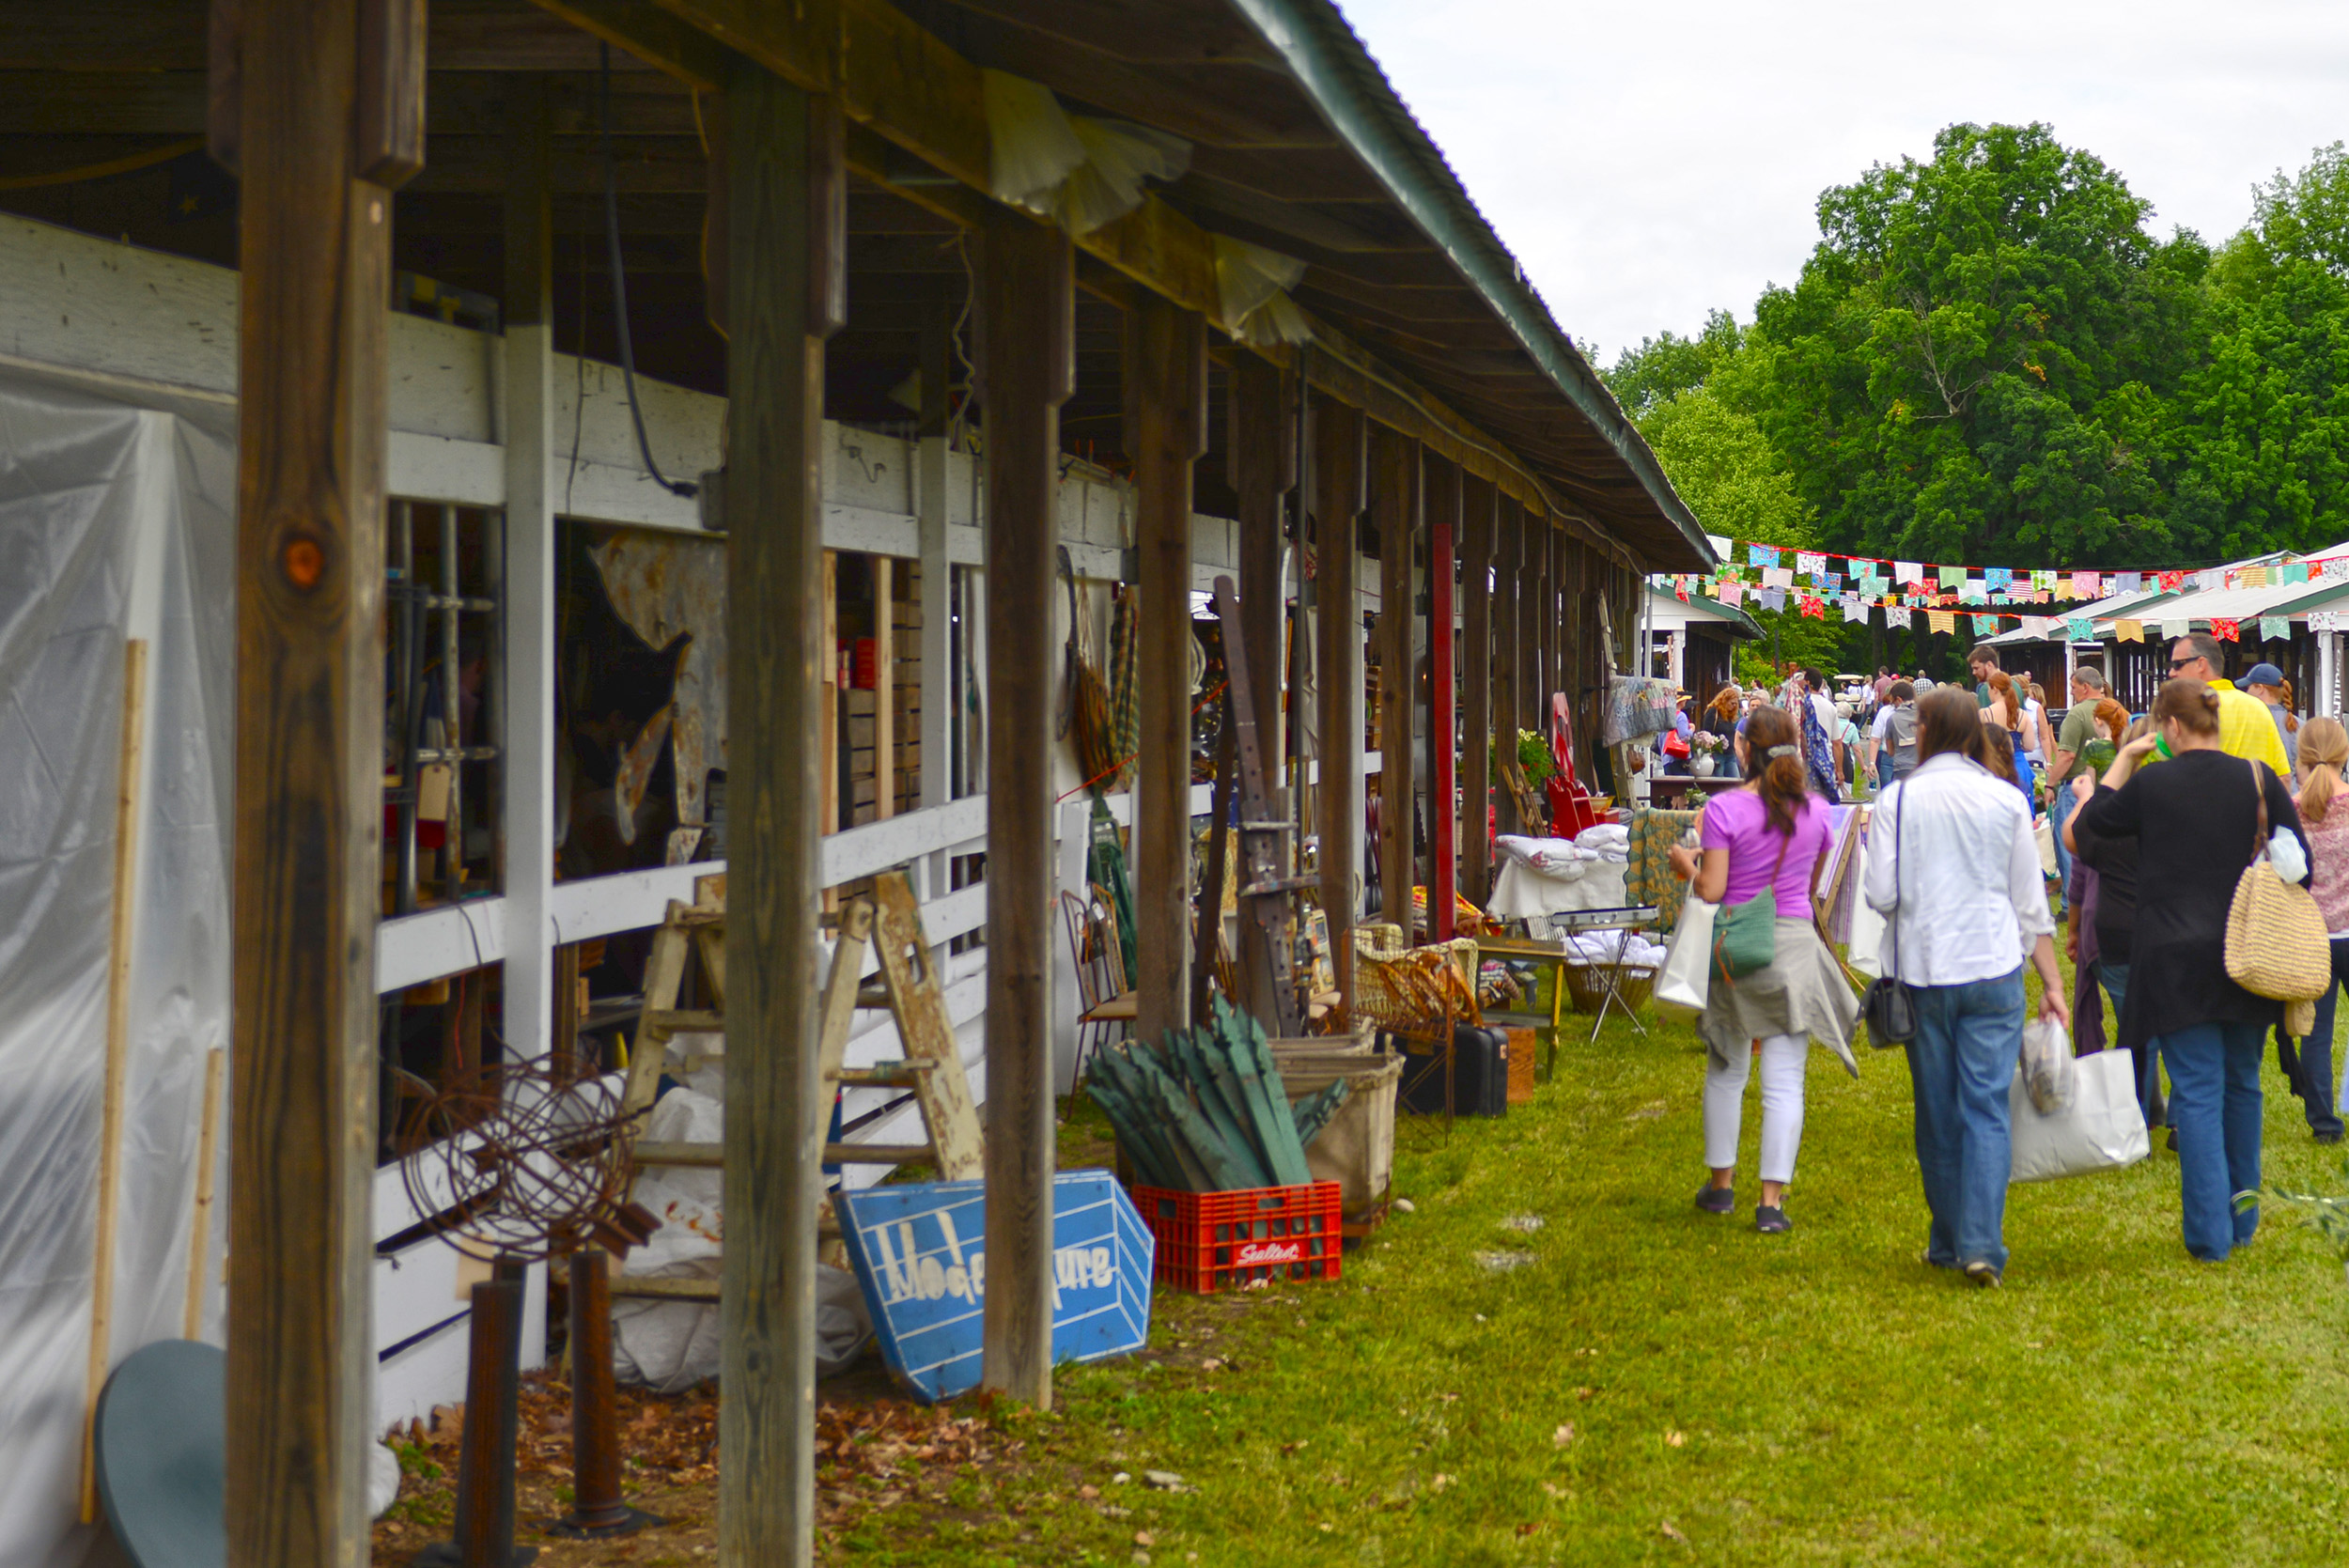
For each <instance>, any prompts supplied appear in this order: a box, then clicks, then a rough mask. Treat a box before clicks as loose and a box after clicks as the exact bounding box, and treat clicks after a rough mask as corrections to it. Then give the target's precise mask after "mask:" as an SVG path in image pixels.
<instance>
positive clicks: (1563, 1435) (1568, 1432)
mask: <svg viewBox="0 0 2349 1568" xmlns="http://www.w3.org/2000/svg"><path fill="white" fill-rule="evenodd" d="M1573 1441H1574V1422H1572V1421H1568V1422H1566V1424H1565V1425H1563V1426H1562V1427H1560V1428H1559V1429H1558V1430H1557V1431H1555V1432H1553V1433H1551V1434H1550V1435H1549V1443H1550V1446H1551V1447H1552V1448H1564V1447H1565V1446H1566V1445H1567V1444H1568V1443H1571V1442H1573Z"/></svg>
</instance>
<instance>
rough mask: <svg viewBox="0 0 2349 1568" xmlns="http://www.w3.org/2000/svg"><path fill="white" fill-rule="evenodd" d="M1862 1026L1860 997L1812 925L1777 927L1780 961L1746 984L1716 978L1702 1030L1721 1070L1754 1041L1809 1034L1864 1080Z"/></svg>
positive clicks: (1707, 995)
mask: <svg viewBox="0 0 2349 1568" xmlns="http://www.w3.org/2000/svg"><path fill="white" fill-rule="evenodd" d="M1858 1028H1859V998H1858V997H1856V996H1854V995H1853V994H1852V988H1851V982H1850V981H1848V980H1846V979H1844V978H1843V966H1842V965H1840V964H1838V963H1837V962H1836V961H1835V955H1834V954H1833V953H1830V952H1829V951H1828V945H1827V943H1825V942H1823V941H1821V940H1820V939H1819V933H1818V930H1817V928H1816V927H1814V926H1813V925H1812V924H1811V923H1810V922H1809V921H1807V920H1781V921H1780V922H1779V923H1778V956H1777V957H1776V958H1775V959H1774V960H1772V961H1771V963H1770V964H1769V965H1768V967H1767V968H1765V969H1759V970H1754V971H1753V972H1752V973H1751V974H1749V975H1747V976H1746V977H1745V978H1744V979H1742V980H1735V981H1732V980H1725V979H1723V978H1722V977H1721V976H1720V975H1719V973H1718V972H1716V973H1715V974H1714V976H1713V985H1712V987H1711V988H1710V989H1709V990H1708V991H1707V992H1706V993H1705V998H1704V1011H1703V1013H1702V1014H1701V1015H1699V1017H1698V1018H1697V1032H1698V1034H1700V1035H1702V1036H1703V1040H1704V1046H1705V1050H1706V1052H1707V1054H1708V1055H1710V1057H1711V1058H1712V1060H1713V1062H1714V1063H1716V1064H1717V1065H1719V1066H1724V1067H1726V1066H1730V1065H1732V1064H1734V1063H1735V1062H1736V1060H1737V1056H1738V1054H1739V1053H1742V1052H1745V1051H1749V1050H1750V1049H1751V1048H1752V1047H1753V1042H1754V1041H1756V1040H1759V1039H1761V1038H1763V1037H1765V1036H1766V1035H1771V1034H1807V1035H1809V1036H1810V1037H1811V1038H1812V1039H1813V1040H1815V1041H1817V1042H1818V1043H1819V1044H1820V1045H1822V1046H1825V1047H1826V1048H1828V1049H1829V1050H1831V1051H1833V1052H1834V1053H1835V1054H1836V1055H1837V1056H1839V1057H1841V1058H1843V1070H1844V1071H1845V1072H1848V1073H1849V1074H1851V1076H1852V1077H1854V1078H1858V1077H1859V1063H1858V1062H1856V1061H1854V1060H1853V1059H1852V1053H1851V1038H1852V1033H1853V1032H1854V1031H1855V1030H1857V1029H1858Z"/></svg>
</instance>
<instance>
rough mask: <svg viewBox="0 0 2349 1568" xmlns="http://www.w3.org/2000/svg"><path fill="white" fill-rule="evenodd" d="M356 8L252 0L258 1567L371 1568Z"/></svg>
mask: <svg viewBox="0 0 2349 1568" xmlns="http://www.w3.org/2000/svg"><path fill="white" fill-rule="evenodd" d="M358 13H359V8H358V7H355V6H318V5H313V4H311V3H310V0H243V3H242V5H241V7H240V32H239V34H238V39H239V50H240V53H241V71H240V72H239V81H240V90H239V93H238V97H237V101H236V103H235V122H236V126H237V129H238V132H239V135H240V136H241V155H242V220H241V241H240V244H241V266H242V269H243V279H244V287H243V289H242V290H241V298H242V305H241V311H240V333H241V335H240V340H239V343H240V347H239V354H238V358H239V378H240V385H241V392H242V396H241V399H240V402H239V409H238V443H237V457H238V463H237V511H238V551H237V561H238V571H237V576H238V582H237V596H236V615H237V715H238V722H237V748H236V749H237V756H236V776H237V790H236V799H235V807H234V811H235V820H234V837H235V842H236V862H235V869H234V874H233V876H234V899H233V901H234V937H233V940H232V941H231V943H230V955H231V970H232V976H233V980H232V984H233V1012H232V1014H231V1017H232V1019H233V1022H232V1026H231V1027H232V1031H233V1038H232V1050H233V1053H234V1060H235V1063H236V1071H235V1073H234V1074H233V1090H234V1101H233V1110H232V1117H231V1126H230V1135H231V1152H230V1156H229V1172H230V1174H229V1189H228V1191H229V1208H228V1254H229V1256H230V1257H231V1258H232V1259H234V1260H235V1262H234V1263H233V1264H232V1265H230V1267H229V1270H228V1344H227V1351H228V1372H227V1389H228V1395H227V1398H228V1405H227V1415H226V1429H227V1433H228V1447H227V1471H226V1490H225V1495H224V1501H225V1507H226V1526H227V1538H228V1557H229V1560H230V1561H232V1562H235V1563H237V1564H239V1565H240V1568H308V1565H311V1564H316V1563H348V1562H355V1561H357V1560H359V1559H360V1558H361V1557H362V1556H363V1555H364V1554H365V1552H366V1539H367V1534H366V1530H367V1516H366V1477H367V1461H366V1441H367V1437H368V1427H369V1426H370V1424H371V1423H372V1418H373V1412H372V1410H371V1409H370V1407H369V1390H370V1389H371V1387H372V1381H373V1379H372V1374H373V1371H374V1363H375V1358H374V1355H373V1348H374V1347H373V1345H372V1343H370V1339H369V1335H368V1322H369V1318H370V1315H371V1314H370V1311H369V1301H370V1295H371V1290H372V1283H373V1281H372V1276H371V1274H370V1272H369V1271H370V1269H371V1268H372V1266H373V1246H372V1243H373V1239H374V1231H373V1227H372V1219H373V1210H372V1202H371V1201H372V1198H373V1195H374V1188H373V1178H374V1174H375V1170H374V1165H375V1161H374V1158H373V1156H374V1141H375V1097H376V1095H375V1083H376V1061H375V1058H376V1050H377V1045H376V1037H375V1036H376V1029H377V1017H376V994H375V976H374V973H373V959H374V953H375V926H376V887H377V876H378V863H377V857H378V853H379V850H378V841H379V839H380V838H381V831H382V805H381V790H382V784H381V766H382V765H381V754H382V744H383V742H382V706H383V691H382V683H383V648H382V634H381V629H380V628H381V615H380V611H381V596H382V583H383V466H384V448H385V427H384V410H385V403H386V395H387V388H386V354H385V346H384V334H385V327H384V320H385V318H384V311H383V301H384V299H385V297H386V296H387V293H388V291H389V288H390V285H391V276H390V249H391V222H390V220H391V196H390V194H388V193H387V192H385V191H384V190H382V189H381V188H380V187H377V186H373V185H368V184H366V183H363V182H361V181H359V180H358V179H356V178H355V177H356V169H355V167H354V159H353V147H352V138H351V126H352V123H353V116H354V114H355V113H356V104H355V102H354V97H355V88H356V84H357V81H358V66H359V47H360V38H359V14H358Z"/></svg>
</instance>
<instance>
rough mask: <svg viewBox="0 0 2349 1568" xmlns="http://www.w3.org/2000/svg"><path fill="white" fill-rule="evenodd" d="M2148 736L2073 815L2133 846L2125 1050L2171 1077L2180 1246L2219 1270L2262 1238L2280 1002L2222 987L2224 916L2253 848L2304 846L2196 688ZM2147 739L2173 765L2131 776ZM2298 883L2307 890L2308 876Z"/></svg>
mask: <svg viewBox="0 0 2349 1568" xmlns="http://www.w3.org/2000/svg"><path fill="white" fill-rule="evenodd" d="M2154 725H2155V731H2156V732H2157V736H2155V735H2149V736H2144V737H2139V738H2138V739H2136V740H2132V741H2130V742H2129V743H2128V744H2127V745H2126V746H2124V747H2123V748H2122V749H2121V753H2120V755H2118V756H2117V757H2115V758H2114V759H2113V763H2112V766H2111V767H2110V768H2107V769H2106V770H2105V777H2104V782H2105V784H2106V785H2108V787H2107V788H2103V789H2099V790H2098V791H2096V793H2095V795H2094V797H2093V798H2092V799H2091V800H2089V802H2088V804H2086V805H2085V806H2082V807H2081V808H2080V809H2079V811H2078V812H2077V814H2075V818H2074V819H2075V820H2076V821H2077V822H2078V823H2079V825H2080V826H2079V828H2078V830H2077V833H2076V839H2077V840H2090V841H2092V840H2093V839H2095V838H2098V837H2103V838H2111V839H2134V840H2136V841H2137V843H2138V846H2139V861H2138V880H2137V924H2136V929H2135V930H2134V931H2132V932H2131V933H2130V938H2129V979H2128V986H2127V996H2126V997H2125V998H2124V1000H2123V1002H2122V1006H2121V1042H2122V1044H2123V1045H2127V1046H2131V1047H2134V1046H2136V1045H2137V1044H2138V1043H2139V1042H2140V1041H2143V1042H2145V1043H2146V1044H2147V1045H2148V1046H2150V1047H2151V1048H2153V1049H2154V1050H2155V1051H2157V1052H2158V1053H2159V1054H2160V1058H2161V1061H2162V1063H2163V1064H2164V1065H2166V1066H2167V1067H2168V1068H2169V1070H2170V1126H2171V1127H2173V1128H2174V1129H2175V1130H2176V1132H2177V1135H2178V1175H2179V1187H2180V1193H2179V1197H2180V1202H2181V1204H2182V1207H2183V1210H2184V1213H2183V1223H2182V1229H2183V1231H2184V1234H2185V1237H2186V1250H2187V1251H2189V1252H2191V1253H2193V1254H2194V1255H2195V1256H2196V1257H2198V1258H2201V1259H2204V1260H2206V1261H2209V1262H2213V1263H2216V1262H2217V1261H2219V1260H2220V1259H2223V1258H2225V1257H2226V1255H2227V1254H2228V1252H2230V1251H2231V1250H2233V1249H2234V1248H2236V1247H2239V1246H2241V1245H2242V1244H2243V1243H2245V1242H2247V1241H2248V1240H2250V1239H2251V1234H2252V1233H2253V1232H2254V1231H2256V1230H2258V1229H2259V1208H2258V1206H2257V1205H2256V1204H2253V1205H2250V1206H2248V1207H2246V1208H2245V1209H2244V1210H2243V1211H2242V1212H2240V1213H2237V1212H2235V1211H2234V1204H2233V1199H2234V1195H2235V1194H2236V1193H2238V1192H2248V1191H2251V1190H2253V1189H2254V1188H2257V1187H2258V1186H2259V1184H2260V1057H2261V1055H2262V1049H2261V1048H2262V1047H2263V1045H2264V1044H2265V1042H2266V1039H2267V1031H2268V1030H2269V1029H2270V1028H2272V1027H2273V1026H2274V1025H2275V1024H2276V1023H2277V1022H2278V1021H2279V1019H2280V1017H2282V1013H2283V1004H2282V1003H2281V1002H2277V1001H2269V1000H2267V999H2266V998H2265V997H2258V996H2253V995H2252V994H2251V993H2250V992H2248V991H2247V990H2245V989H2244V988H2243V987H2242V986H2238V985H2236V984H2235V983H2234V982H2233V981H2232V980H2230V979H2229V978H2227V963H2226V949H2227V910H2228V908H2229V907H2230V906H2231V905H2232V902H2233V900H2234V890H2235V883H2236V881H2237V879H2238V878H2240V877H2242V875H2243V868H2244V867H2245V866H2246V865H2248V864H2249V863H2250V862H2251V858H2252V855H2253V846H2254V844H2255V842H2256V841H2257V840H2258V838H2259V803H2260V800H2261V798H2262V796H2264V798H2265V800H2266V803H2267V822H2268V828H2269V831H2271V832H2272V831H2275V830H2277V829H2285V830H2288V831H2290V832H2291V833H2292V834H2293V836H2294V837H2295V838H2298V839H2299V840H2300V846H2301V850H2302V853H2303V855H2304V856H2305V854H2306V852H2307V848H2308V839H2307V837H2306V835H2304V834H2303V833H2302V832H2301V831H2300V816H2299V813H2298V812H2296V811H2295V810H2294V809H2293V804H2292V793H2291V791H2290V790H2288V789H2287V788H2285V787H2284V782H2283V781H2282V780H2281V779H2279V778H2277V777H2276V776H2275V774H2273V773H2271V772H2269V771H2268V770H2267V769H2266V768H2263V767H2262V766H2261V765H2260V764H2258V763H2257V762H2252V761H2247V760H2245V759H2244V758H2242V757H2235V756H2229V755H2228V754H2227V753H2225V752H2223V751H2221V750H2220V749H2219V745H2218V693H2217V692H2216V691H2212V690H2211V689H2210V688H2209V687H2207V686H2205V685H2203V684H2202V683H2201V681H2199V680H2173V681H2170V682H2168V683H2167V684H2165V685H2164V686H2163V687H2162V689H2161V695H2160V696H2159V697H2157V698H2156V699H2155V702H2154ZM2156 738H2158V739H2159V740H2160V741H2161V742H2163V743H2166V744H2167V746H2168V748H2169V750H2170V753H2171V755H2170V760H2169V761H2166V762H2163V763H2161V764H2160V765H2159V766H2157V767H2155V768H2148V769H2146V770H2145V771H2143V772H2141V773H2140V772H2139V771H2138V765H2139V762H2141V761H2142V760H2143V759H2144V758H2145V756H2146V755H2147V753H2150V752H2152V751H2153V749H2154V746H2155V740H2156ZM2302 879H2303V880H2304V881H2305V880H2306V876H2305V874H2304V875H2303V877H2302Z"/></svg>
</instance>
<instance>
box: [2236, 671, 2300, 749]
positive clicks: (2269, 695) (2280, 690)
mask: <svg viewBox="0 0 2349 1568" xmlns="http://www.w3.org/2000/svg"><path fill="white" fill-rule="evenodd" d="M2235 684H2236V685H2237V686H2239V687H2240V688H2241V689H2242V690H2243V691H2246V692H2248V694H2249V695H2251V696H2254V697H2257V698H2258V699H2259V700H2260V701H2261V702H2262V703H2264V704H2265V705H2266V706H2267V716H2268V717H2269V718H2270V719H2273V720H2274V721H2275V722H2276V738H2277V739H2279V740H2281V741H2282V742H2283V743H2284V755H2285V756H2287V757H2290V758H2291V759H2292V763H2293V766H2294V767H2295V768H2296V767H2298V766H2299V763H2300V734H2299V731H2300V717H2299V715H2298V714H2296V713H2294V712H2293V711H2292V704H2291V702H2290V701H2289V700H2288V699H2287V693H2288V692H2290V691H2291V690H2292V688H2291V687H2289V686H2287V685H2286V684H2285V683H2284V673H2283V672H2282V671H2281V670H2279V669H2278V668H2276V666H2275V665H2273V664H2254V665H2252V666H2251V667H2250V668H2249V669H2248V670H2246V671H2244V672H2243V678H2242V679H2241V680H2240V681H2237V682H2236V683H2235Z"/></svg>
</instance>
